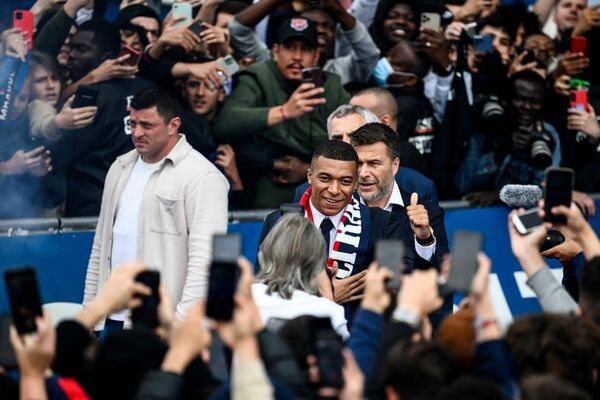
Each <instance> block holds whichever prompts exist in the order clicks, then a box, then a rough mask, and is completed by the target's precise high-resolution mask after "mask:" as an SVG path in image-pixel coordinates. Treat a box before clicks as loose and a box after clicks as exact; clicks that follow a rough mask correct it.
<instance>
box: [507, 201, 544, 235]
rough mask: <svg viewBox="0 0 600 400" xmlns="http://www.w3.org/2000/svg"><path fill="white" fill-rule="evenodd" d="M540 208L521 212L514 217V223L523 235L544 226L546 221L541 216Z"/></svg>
mask: <svg viewBox="0 0 600 400" xmlns="http://www.w3.org/2000/svg"><path fill="white" fill-rule="evenodd" d="M539 211H540V209H539V208H537V207H536V208H532V209H529V210H527V211H524V212H522V213H521V214H518V215H515V216H514V217H513V219H512V223H513V225H514V226H515V228H516V229H517V232H519V233H520V234H521V235H527V234H529V233H531V232H533V231H534V230H535V229H537V228H539V227H540V226H542V224H543V223H544V221H543V220H542V217H540V216H539V214H538V212H539Z"/></svg>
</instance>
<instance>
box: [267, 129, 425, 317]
mask: <svg viewBox="0 0 600 400" xmlns="http://www.w3.org/2000/svg"><path fill="white" fill-rule="evenodd" d="M358 165H359V158H358V155H357V154H356V151H355V150H354V149H353V147H352V146H351V145H350V144H348V143H345V142H342V141H338V140H331V141H328V142H325V143H323V144H321V145H320V146H319V147H318V148H317V149H316V150H315V153H314V155H313V158H312V161H311V165H310V168H309V170H308V174H307V175H308V182H309V184H310V186H309V187H308V188H307V189H306V191H305V192H304V194H303V195H302V198H301V200H300V204H302V205H303V206H304V208H305V216H306V217H307V218H309V219H310V220H311V221H313V223H314V224H315V225H316V226H317V227H318V228H319V229H320V230H321V233H322V234H323V236H324V239H325V242H326V243H327V248H328V256H329V258H328V260H327V266H328V267H329V272H330V274H331V275H332V276H334V277H333V279H331V285H330V287H331V292H332V297H333V299H334V300H335V301H336V302H338V303H351V304H353V305H354V304H355V303H356V300H358V299H360V298H361V294H360V293H361V292H362V290H363V288H364V286H365V271H366V269H367V267H368V265H369V264H370V263H371V261H372V260H373V258H374V247H375V242H376V241H377V240H379V239H383V238H398V239H402V240H403V241H404V242H405V243H407V249H406V250H407V251H406V256H405V262H406V264H407V267H408V268H412V267H413V264H414V263H415V262H418V263H421V262H423V260H415V259H414V255H413V251H412V246H411V244H410V242H411V241H412V240H413V237H412V234H411V235H410V236H407V235H406V230H405V229H403V227H402V221H401V219H400V218H398V216H397V215H396V214H394V213H389V212H386V211H384V210H382V209H379V208H372V209H370V208H368V207H367V206H366V205H365V204H363V203H362V202H361V201H360V198H359V197H358V196H356V195H355V194H354V191H355V189H356V185H357V182H358ZM281 215H282V213H281V212H280V211H275V212H273V213H271V214H269V215H268V216H267V218H266V220H265V223H264V225H263V231H262V233H261V239H260V242H261V243H262V240H263V239H264V237H265V236H266V235H267V234H268V233H269V231H270V230H271V229H272V227H273V226H274V225H275V224H276V223H277V221H278V220H279V218H280V217H281ZM290 245H294V244H290ZM306 251H310V249H306ZM259 258H260V256H259ZM322 282H323V281H322V280H321V281H320V282H319V287H320V288H321V289H324V290H325V292H326V293H327V291H328V289H329V288H326V287H323V285H322ZM350 308H351V309H352V308H353V307H350Z"/></svg>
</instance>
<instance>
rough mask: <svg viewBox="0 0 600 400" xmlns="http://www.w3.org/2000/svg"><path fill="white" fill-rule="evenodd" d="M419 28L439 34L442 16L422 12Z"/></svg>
mask: <svg viewBox="0 0 600 400" xmlns="http://www.w3.org/2000/svg"><path fill="white" fill-rule="evenodd" d="M420 21H421V28H425V29H430V30H432V31H435V32H439V31H440V30H441V28H442V16H441V15H440V14H438V13H430V12H424V13H422V14H421V19H420Z"/></svg>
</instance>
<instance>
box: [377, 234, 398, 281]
mask: <svg viewBox="0 0 600 400" xmlns="http://www.w3.org/2000/svg"><path fill="white" fill-rule="evenodd" d="M375 258H376V260H377V264H379V267H387V268H388V269H389V270H390V271H392V273H393V274H394V276H393V277H392V278H390V279H389V280H388V281H387V282H386V284H385V286H386V287H387V288H388V289H393V290H399V289H400V277H401V276H402V273H403V272H404V243H403V242H402V240H397V239H383V240H378V241H377V243H375Z"/></svg>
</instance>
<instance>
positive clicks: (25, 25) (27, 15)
mask: <svg viewBox="0 0 600 400" xmlns="http://www.w3.org/2000/svg"><path fill="white" fill-rule="evenodd" d="M13 27H14V28H16V29H19V30H21V31H22V32H24V33H25V40H26V42H27V48H28V49H29V50H31V49H32V48H33V13H32V12H31V11H27V10H15V11H14V12H13Z"/></svg>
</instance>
